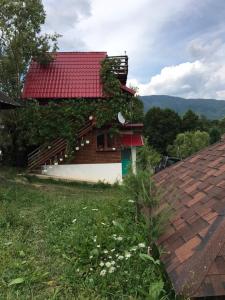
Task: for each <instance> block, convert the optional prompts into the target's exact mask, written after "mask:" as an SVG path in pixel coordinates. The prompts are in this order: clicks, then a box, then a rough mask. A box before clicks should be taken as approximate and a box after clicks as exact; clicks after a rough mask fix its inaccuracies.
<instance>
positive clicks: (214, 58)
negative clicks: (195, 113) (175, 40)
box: [129, 40, 225, 99]
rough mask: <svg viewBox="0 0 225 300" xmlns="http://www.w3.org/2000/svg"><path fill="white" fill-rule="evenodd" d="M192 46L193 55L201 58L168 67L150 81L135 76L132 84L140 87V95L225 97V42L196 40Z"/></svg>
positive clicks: (190, 47) (190, 45) (131, 81)
mask: <svg viewBox="0 0 225 300" xmlns="http://www.w3.org/2000/svg"><path fill="white" fill-rule="evenodd" d="M188 49H189V51H190V53H191V55H192V57H194V58H198V59H196V60H194V61H193V62H185V63H181V64H177V65H173V66H167V67H164V68H163V69H162V70H161V72H160V73H159V74H157V75H155V76H152V77H151V78H150V80H149V82H148V83H146V84H143V83H140V82H138V81H137V80H135V79H134V80H132V79H131V80H130V81H129V82H130V84H131V85H135V86H138V88H139V94H140V95H153V94H158V95H173V96H181V97H185V98H215V99H225V57H224V55H223V53H225V52H224V51H225V43H223V42H222V41H221V40H214V41H212V42H211V43H209V44H207V43H206V42H203V41H201V40H194V41H191V42H190V44H189V45H188Z"/></svg>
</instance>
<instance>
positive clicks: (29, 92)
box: [23, 52, 107, 99]
mask: <svg viewBox="0 0 225 300" xmlns="http://www.w3.org/2000/svg"><path fill="white" fill-rule="evenodd" d="M106 54H107V53H106V52H57V53H56V54H55V56H54V60H53V62H51V63H50V64H49V65H48V66H41V65H40V64H39V63H37V62H35V61H33V62H32V63H31V66H30V68H29V71H28V74H27V77H26V80H25V86H24V90H23V98H36V99H41V98H42V99H43V98H45V99H48V98H52V99H54V98H58V99H60V98H99V97H102V85H101V82H100V74H99V72H100V67H101V62H102V60H104V59H105V57H106Z"/></svg>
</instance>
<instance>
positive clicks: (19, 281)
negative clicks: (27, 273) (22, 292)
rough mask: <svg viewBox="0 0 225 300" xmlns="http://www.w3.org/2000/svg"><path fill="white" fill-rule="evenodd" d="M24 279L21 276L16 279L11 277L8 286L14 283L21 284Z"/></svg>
mask: <svg viewBox="0 0 225 300" xmlns="http://www.w3.org/2000/svg"><path fill="white" fill-rule="evenodd" d="M24 281H25V279H24V278H23V277H18V278H16V279H13V280H12V281H11V282H10V283H9V285H8V286H11V285H15V284H21V283H23V282H24Z"/></svg>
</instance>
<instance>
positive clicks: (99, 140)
mask: <svg viewBox="0 0 225 300" xmlns="http://www.w3.org/2000/svg"><path fill="white" fill-rule="evenodd" d="M104 148H105V134H104V133H102V134H99V135H97V149H98V150H104Z"/></svg>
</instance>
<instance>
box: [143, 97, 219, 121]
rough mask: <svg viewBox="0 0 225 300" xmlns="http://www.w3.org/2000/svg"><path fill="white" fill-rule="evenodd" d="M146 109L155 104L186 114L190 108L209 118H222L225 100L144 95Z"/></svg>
mask: <svg viewBox="0 0 225 300" xmlns="http://www.w3.org/2000/svg"><path fill="white" fill-rule="evenodd" d="M141 99H142V101H143V103H144V109H145V111H148V110H149V109H150V108H151V107H153V106H158V107H161V108H170V109H173V110H175V111H176V112H177V113H179V114H181V115H182V114H184V113H185V112H186V111H187V110H188V109H191V110H193V111H194V112H195V113H197V114H199V115H205V116H206V117H207V118H209V119H221V118H223V117H224V116H225V101H224V100H215V99H185V98H180V97H173V96H167V95H152V96H142V97H141Z"/></svg>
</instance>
